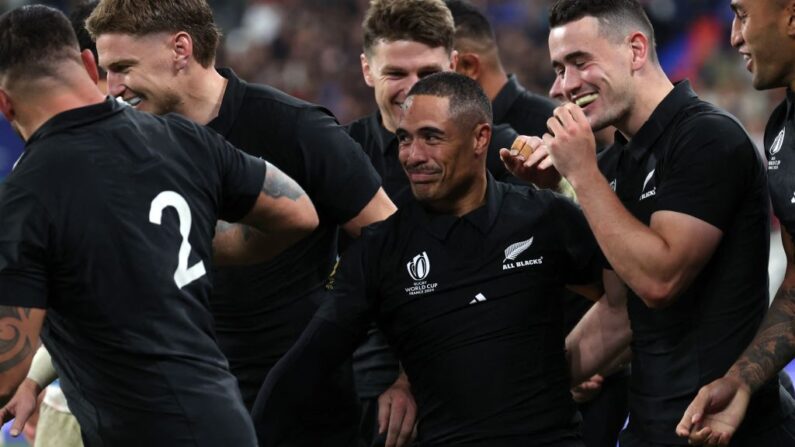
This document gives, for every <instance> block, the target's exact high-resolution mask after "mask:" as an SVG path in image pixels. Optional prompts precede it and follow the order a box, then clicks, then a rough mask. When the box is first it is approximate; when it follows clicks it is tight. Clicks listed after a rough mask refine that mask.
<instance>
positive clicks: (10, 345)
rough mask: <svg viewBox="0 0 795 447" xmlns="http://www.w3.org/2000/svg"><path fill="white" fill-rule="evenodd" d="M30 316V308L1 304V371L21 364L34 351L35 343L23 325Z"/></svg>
mask: <svg viewBox="0 0 795 447" xmlns="http://www.w3.org/2000/svg"><path fill="white" fill-rule="evenodd" d="M20 311H21V312H20ZM29 316H30V311H29V309H21V308H17V307H10V306H0V373H2V372H6V371H8V370H10V369H12V368H14V367H15V366H17V365H19V364H20V363H22V362H23V361H24V360H25V359H27V358H28V356H30V355H31V354H32V353H33V343H32V341H31V339H30V336H28V334H26V331H25V330H24V327H23V326H24V325H26V324H27V319H28V317H29Z"/></svg>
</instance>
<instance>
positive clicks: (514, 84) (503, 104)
mask: <svg viewBox="0 0 795 447" xmlns="http://www.w3.org/2000/svg"><path fill="white" fill-rule="evenodd" d="M522 92H524V87H522V86H521V85H520V84H519V81H517V80H516V75H508V82H506V83H505V85H503V86H502V88H501V89H500V92H499V93H497V96H495V97H494V101H493V102H492V103H491V108H492V115H493V116H494V122H495V123H501V122H503V121H505V120H504V118H505V115H507V114H508V110H509V109H510V108H511V106H512V105H513V103H514V102H516V99H517V98H519V96H520V95H521V94H522Z"/></svg>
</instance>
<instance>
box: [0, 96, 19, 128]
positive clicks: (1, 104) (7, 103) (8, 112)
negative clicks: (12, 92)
mask: <svg viewBox="0 0 795 447" xmlns="http://www.w3.org/2000/svg"><path fill="white" fill-rule="evenodd" d="M0 113H2V114H3V117H5V119H6V121H8V122H9V123H10V122H13V121H14V119H16V114H15V113H14V104H13V102H12V101H11V97H10V96H9V95H8V93H7V92H6V91H5V90H3V89H2V88H0Z"/></svg>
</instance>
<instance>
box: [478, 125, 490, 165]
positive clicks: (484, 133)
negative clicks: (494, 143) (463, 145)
mask: <svg viewBox="0 0 795 447" xmlns="http://www.w3.org/2000/svg"><path fill="white" fill-rule="evenodd" d="M491 131H492V128H491V124H489V123H480V124H478V125H477V126H475V133H474V136H475V156H477V157H478V158H479V157H485V156H486V153H487V152H488V151H489V143H490V142H491Z"/></svg>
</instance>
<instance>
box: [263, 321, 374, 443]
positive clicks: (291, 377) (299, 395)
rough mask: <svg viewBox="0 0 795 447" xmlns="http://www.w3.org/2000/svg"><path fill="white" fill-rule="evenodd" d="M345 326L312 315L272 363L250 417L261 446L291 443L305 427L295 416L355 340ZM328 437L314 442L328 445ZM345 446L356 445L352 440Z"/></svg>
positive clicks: (310, 402) (310, 403)
mask: <svg viewBox="0 0 795 447" xmlns="http://www.w3.org/2000/svg"><path fill="white" fill-rule="evenodd" d="M357 341H358V340H357V338H356V337H354V336H353V335H352V334H351V333H350V332H349V331H348V330H347V329H343V328H340V327H339V326H337V325H335V324H333V323H329V322H327V321H325V320H323V319H320V318H313V319H312V320H311V321H310V322H309V325H308V326H307V327H306V330H305V331H304V332H303V333H302V334H301V336H300V337H299V338H298V340H297V341H296V342H295V344H294V345H293V347H292V348H291V349H290V350H289V351H288V352H287V354H285V355H284V356H283V357H282V359H281V360H279V362H278V363H277V364H276V366H274V367H273V369H272V370H271V372H270V374H268V377H267V379H266V380H265V382H264V383H263V385H262V388H261V389H260V391H259V394H258V396H257V399H256V401H255V402H254V405H253V407H252V412H251V418H252V420H253V421H254V427H255V429H256V431H257V439H258V440H259V442H260V445H263V446H274V447H277V446H285V447H286V446H293V445H295V444H294V441H293V440H294V439H296V438H302V437H304V436H305V433H304V432H305V431H306V430H307V428H306V427H304V426H302V424H301V422H300V419H299V418H298V417H296V416H297V415H300V414H302V413H305V412H306V409H307V408H311V407H312V406H314V405H315V402H314V398H313V395H314V394H316V393H323V389H322V388H323V387H322V386H321V385H322V384H323V382H325V381H326V380H327V376H328V374H329V372H330V371H333V370H334V369H336V368H338V367H339V366H340V365H341V364H343V363H344V362H345V361H346V359H348V358H350V355H351V352H353V350H354V348H355V347H356V344H357ZM326 441H327V440H324V441H323V442H322V443H320V444H315V445H328V442H326ZM346 445H347V446H352V445H355V444H354V443H353V442H351V443H348V444H346Z"/></svg>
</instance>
